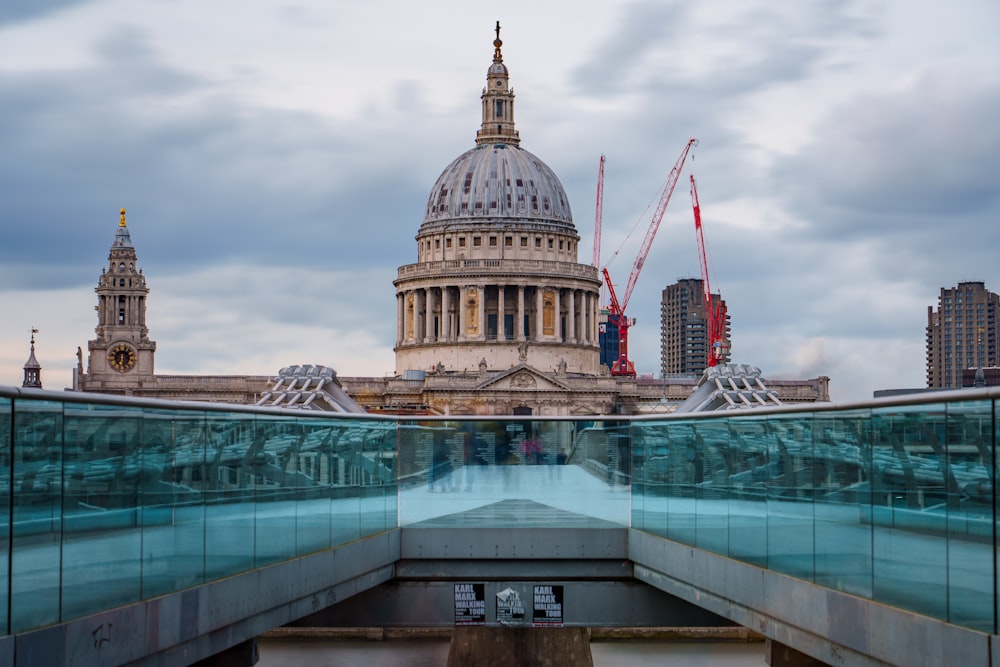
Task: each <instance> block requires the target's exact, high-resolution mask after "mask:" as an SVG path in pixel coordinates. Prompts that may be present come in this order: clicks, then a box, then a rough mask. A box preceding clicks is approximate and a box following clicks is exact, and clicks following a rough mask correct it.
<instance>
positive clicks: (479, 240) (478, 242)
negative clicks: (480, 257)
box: [472, 236, 483, 248]
mask: <svg viewBox="0 0 1000 667" xmlns="http://www.w3.org/2000/svg"><path fill="white" fill-rule="evenodd" d="M472 245H473V246H475V247H477V248H478V247H479V246H481V245H483V239H482V237H481V236H473V237H472Z"/></svg>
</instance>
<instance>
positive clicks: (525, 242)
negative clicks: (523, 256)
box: [521, 236, 528, 248]
mask: <svg viewBox="0 0 1000 667" xmlns="http://www.w3.org/2000/svg"><path fill="white" fill-rule="evenodd" d="M521 247H522V248H527V247H528V237H527V236H522V237H521Z"/></svg>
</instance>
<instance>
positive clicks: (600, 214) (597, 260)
mask: <svg viewBox="0 0 1000 667" xmlns="http://www.w3.org/2000/svg"><path fill="white" fill-rule="evenodd" d="M594 211H595V212H594V258H593V259H592V260H591V262H590V263H591V265H592V266H600V265H601V224H602V221H603V220H604V156H603V155H602V156H601V163H600V165H599V166H598V168H597V204H596V205H595V206H594Z"/></svg>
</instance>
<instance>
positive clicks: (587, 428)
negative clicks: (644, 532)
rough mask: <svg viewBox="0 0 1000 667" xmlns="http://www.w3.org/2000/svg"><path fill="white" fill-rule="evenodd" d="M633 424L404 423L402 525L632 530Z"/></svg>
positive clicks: (521, 421)
mask: <svg viewBox="0 0 1000 667" xmlns="http://www.w3.org/2000/svg"><path fill="white" fill-rule="evenodd" d="M630 461H631V450H630V444H629V431H628V425H627V422H618V421H598V422H573V421H556V420H552V421H549V420H526V419H497V420H494V421H481V420H447V421H431V420H427V421H423V422H404V423H401V424H400V429H399V480H400V487H399V488H400V491H399V515H400V517H399V520H400V524H401V525H413V524H419V523H423V524H424V525H427V526H440V525H481V526H483V525H489V526H498V525H499V526H523V525H532V526H543V525H551V526H573V525H578V526H600V525H605V523H606V522H611V523H610V524H608V525H627V523H628V518H629V494H628V490H629V485H630V484H631V480H630V473H629V468H630Z"/></svg>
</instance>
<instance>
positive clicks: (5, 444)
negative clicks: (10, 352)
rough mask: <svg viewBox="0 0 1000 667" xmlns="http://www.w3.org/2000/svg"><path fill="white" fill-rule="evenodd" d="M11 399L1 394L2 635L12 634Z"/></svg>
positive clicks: (0, 530) (0, 519) (0, 597)
mask: <svg viewBox="0 0 1000 667" xmlns="http://www.w3.org/2000/svg"><path fill="white" fill-rule="evenodd" d="M11 404H12V402H11V399H9V398H7V397H5V396H0V577H2V580H0V635H7V634H10V618H8V616H7V609H8V608H9V605H10V546H11V535H10V511H11V503H12V495H11V494H12V492H13V489H14V486H13V485H12V484H11V476H10V472H11V453H12V449H13V448H12V443H11V441H10V434H11V419H12V416H11Z"/></svg>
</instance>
